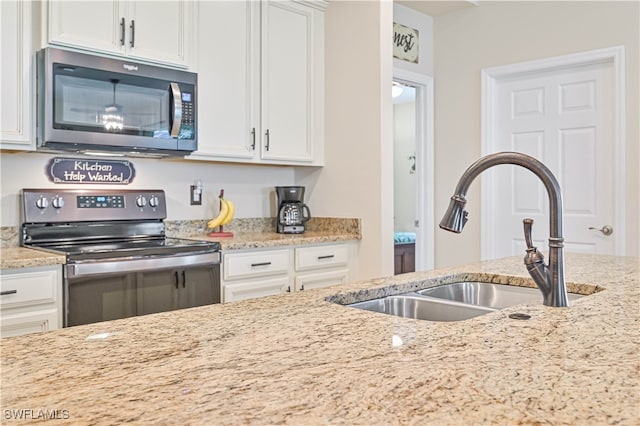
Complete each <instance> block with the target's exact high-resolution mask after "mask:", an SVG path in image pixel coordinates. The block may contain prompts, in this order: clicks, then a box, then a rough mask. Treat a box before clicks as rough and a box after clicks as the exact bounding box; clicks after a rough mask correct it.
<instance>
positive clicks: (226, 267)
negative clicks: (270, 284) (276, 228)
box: [222, 250, 289, 280]
mask: <svg viewBox="0 0 640 426" xmlns="http://www.w3.org/2000/svg"><path fill="white" fill-rule="evenodd" d="M222 269H223V274H224V279H225V280H235V279H239V278H253V277H263V276H268V275H278V274H286V273H288V272H289V251H288V250H269V251H260V252H252V253H232V254H224V255H223V265H222Z"/></svg>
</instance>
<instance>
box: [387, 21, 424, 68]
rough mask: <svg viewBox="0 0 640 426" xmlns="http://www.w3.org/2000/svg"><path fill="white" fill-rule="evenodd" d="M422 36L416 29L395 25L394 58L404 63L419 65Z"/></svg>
mask: <svg viewBox="0 0 640 426" xmlns="http://www.w3.org/2000/svg"><path fill="white" fill-rule="evenodd" d="M419 45H420V34H419V31H418V30H416V29H415V28H409V27H405V26H404V25H401V24H398V23H396V22H394V23H393V57H394V58H398V59H400V60H402V61H407V62H412V63H414V64H417V63H418V59H419V56H418V48H419Z"/></svg>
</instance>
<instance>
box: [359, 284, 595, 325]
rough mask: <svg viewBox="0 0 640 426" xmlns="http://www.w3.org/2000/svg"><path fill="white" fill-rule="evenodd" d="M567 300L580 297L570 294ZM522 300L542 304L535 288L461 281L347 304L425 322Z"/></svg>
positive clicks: (461, 316) (459, 318)
mask: <svg viewBox="0 0 640 426" xmlns="http://www.w3.org/2000/svg"><path fill="white" fill-rule="evenodd" d="M568 297H569V300H575V299H578V298H580V297H583V296H582V295H580V294H574V293H569V295H568ZM521 303H542V294H541V293H540V290H538V289H537V288H528V287H516V286H510V285H505V284H492V283H485V282H479V281H463V282H457V283H451V284H445V285H441V286H438V287H432V288H426V289H424V290H417V291H415V292H413V291H412V292H408V293H402V294H398V295H394V296H386V297H382V298H380V299H373V300H366V301H364V302H356V303H351V304H349V305H347V306H349V307H352V308H358V309H364V310H366V311H372V312H380V313H383V314H389V315H396V316H399V317H404V318H413V319H420V320H426V321H462V320H466V319H470V318H473V317H477V316H479V315H483V314H486V313H489V312H494V311H497V310H498V309H503V308H507V307H509V306H513V305H518V304H521Z"/></svg>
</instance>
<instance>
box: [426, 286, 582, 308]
mask: <svg viewBox="0 0 640 426" xmlns="http://www.w3.org/2000/svg"><path fill="white" fill-rule="evenodd" d="M417 293H418V294H421V295H423V296H430V297H436V298H439V299H446V300H454V301H456V302H460V303H468V304H471V305H477V306H486V307H489V308H494V309H502V308H507V307H509V306H513V305H518V304H520V303H532V302H533V303H542V294H541V293H540V290H538V289H537V288H528V287H515V286H511V285H504V284H492V283H483V282H477V281H465V282H458V283H452V284H446V285H442V286H439V287H433V288H427V289H424V290H419V291H417ZM568 297H569V300H570V301H571V300H575V299H577V298H579V297H582V295H580V294H573V293H569V295H568Z"/></svg>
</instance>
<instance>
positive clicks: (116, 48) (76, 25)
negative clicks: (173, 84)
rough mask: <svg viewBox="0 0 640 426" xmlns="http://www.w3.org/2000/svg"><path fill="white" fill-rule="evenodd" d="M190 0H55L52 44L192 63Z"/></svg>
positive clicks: (182, 64) (50, 10)
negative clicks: (190, 50) (189, 52)
mask: <svg viewBox="0 0 640 426" xmlns="http://www.w3.org/2000/svg"><path fill="white" fill-rule="evenodd" d="M191 10H192V2H190V1H189V0H172V1H144V0H142V1H128V0H111V1H106V0H104V1H102V0H101V1H86V2H79V1H49V2H48V3H47V17H48V39H47V42H48V43H49V44H55V45H61V46H68V47H76V48H80V49H86V50H90V51H92V52H100V53H109V54H117V55H120V56H128V57H131V58H135V59H136V60H142V61H149V62H155V63H161V64H166V65H174V66H179V67H187V66H188V55H187V51H188V46H189V43H190V42H191V37H190V31H191V28H192V27H191Z"/></svg>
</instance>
